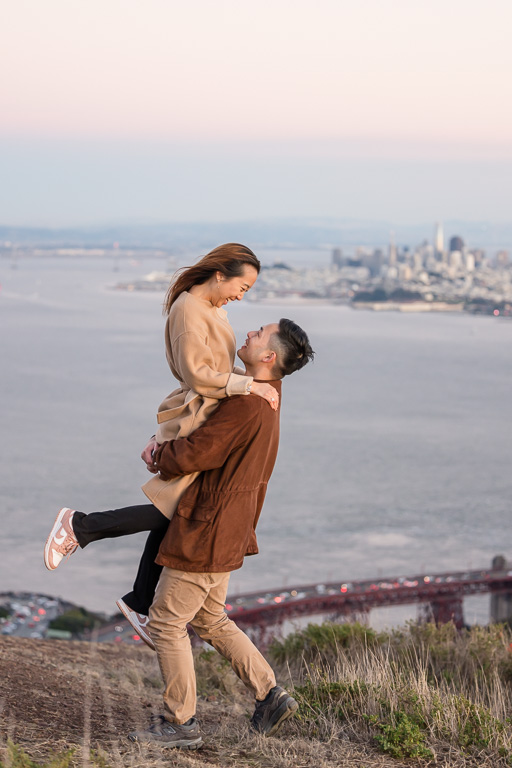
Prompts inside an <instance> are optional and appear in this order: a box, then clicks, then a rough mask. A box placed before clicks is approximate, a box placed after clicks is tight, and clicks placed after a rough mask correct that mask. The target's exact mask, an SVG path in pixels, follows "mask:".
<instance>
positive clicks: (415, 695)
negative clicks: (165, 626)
mask: <svg viewBox="0 0 512 768" xmlns="http://www.w3.org/2000/svg"><path fill="white" fill-rule="evenodd" d="M511 642H512V637H511V635H510V631H509V630H507V629H505V628H503V627H494V628H491V629H481V628H475V629H473V630H472V631H471V632H465V633H462V634H458V633H457V632H456V631H455V630H454V629H453V627H452V626H451V625H447V626H445V627H441V628H440V629H436V628H435V627H434V626H432V625H424V626H421V627H418V626H414V625H411V626H408V627H406V628H404V629H402V630H399V631H395V632H393V633H391V634H379V633H376V632H374V631H372V630H369V629H366V628H364V627H361V626H359V625H322V626H317V625H310V626H309V627H308V628H307V629H305V630H302V631H300V632H297V633H295V634H294V635H291V636H289V637H288V638H287V639H286V640H285V641H283V642H281V643H279V642H278V643H274V645H273V647H272V649H271V651H272V655H273V659H274V666H275V667H276V670H277V672H278V677H279V679H280V681H281V682H282V683H284V684H285V685H286V686H287V687H288V688H289V689H290V690H294V691H295V696H296V698H297V699H298V701H299V703H300V708H299V713H298V716H297V717H296V718H295V719H294V720H293V721H291V722H288V723H287V724H286V725H285V726H284V727H283V729H282V731H281V732H280V733H279V734H278V735H277V736H276V737H274V738H269V739H264V738H263V737H260V736H258V735H255V734H253V733H252V732H251V731H250V730H249V728H248V720H249V717H250V715H251V713H252V710H253V702H252V699H251V697H250V696H249V694H248V693H247V692H246V691H245V689H244V687H243V686H242V684H241V683H240V682H239V681H238V680H237V679H236V677H235V676H234V675H233V673H232V672H231V670H230V668H229V667H228V666H227V665H226V664H225V662H223V660H221V659H220V657H219V656H218V655H217V654H216V653H215V652H213V651H200V650H198V651H197V652H196V666H197V675H198V692H199V701H198V717H199V718H200V720H201V724H202V727H203V730H204V741H205V746H204V747H203V748H202V749H201V750H200V751H198V752H186V751H161V750H160V749H159V748H158V747H144V746H141V745H137V744H132V743H131V742H130V741H128V740H127V738H126V734H127V733H128V732H129V731H130V730H132V729H133V728H135V727H139V726H145V725H146V723H147V721H148V720H149V715H150V714H152V713H155V712H159V711H161V683H160V674H159V670H158V665H157V662H156V657H155V655H154V654H153V653H152V652H151V651H150V650H149V649H147V648H145V647H144V648H137V647H132V646H114V645H106V644H104V645H95V644H89V643H80V642H66V641H55V640H54V641H37V640H23V639H15V638H8V637H2V638H0V665H1V680H2V686H1V702H0V709H1V715H0V725H1V739H0V765H1V767H2V768H7V766H10V768H40V767H43V766H44V767H45V768H49V767H50V766H51V768H65V767H66V766H69V767H70V768H71V767H72V766H73V767H75V766H76V768H78V767H80V768H82V767H83V766H98V767H100V768H107V767H108V768H120V767H121V766H134V767H135V766H136V767H137V768H138V767H139V766H142V765H143V766H147V767H148V768H163V766H164V765H166V766H169V765H171V766H180V767H181V766H183V767H185V766H187V767H188V768H200V767H201V768H202V767H203V766H218V767H219V768H220V767H222V768H230V767H231V766H237V768H238V766H247V767H249V766H250V767H256V766H262V767H263V768H306V766H308V767H309V766H311V767H313V766H314V768H334V766H339V767H340V768H391V766H393V767H394V768H401V767H402V766H411V765H413V766H446V768H448V767H449V768H502V767H503V768H506V767H508V768H510V766H512V723H511V716H512V653H511V650H510V643H511Z"/></svg>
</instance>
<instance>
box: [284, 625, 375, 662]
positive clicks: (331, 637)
mask: <svg viewBox="0 0 512 768" xmlns="http://www.w3.org/2000/svg"><path fill="white" fill-rule="evenodd" d="M385 638H387V635H379V634H378V633H377V632H376V631H375V630H374V629H371V628H370V627H365V626H364V625H363V624H359V623H358V622H354V623H353V624H349V623H345V624H334V623H333V622H324V623H323V624H308V625H307V627H306V628H305V629H301V630H298V631H297V632H292V633H291V634H290V635H288V636H287V637H286V638H285V639H284V640H274V641H273V642H272V643H271V645H270V649H269V652H270V655H271V656H272V657H273V659H274V660H275V661H276V662H277V663H278V664H284V663H286V662H289V661H301V660H302V659H306V660H311V659H314V658H316V657H318V656H319V655H323V656H326V657H327V656H328V657H332V656H336V655H337V653H338V651H339V649H340V648H348V647H351V646H352V647H355V646H359V647H367V646H370V645H375V644H378V643H380V642H383V640H384V639H385Z"/></svg>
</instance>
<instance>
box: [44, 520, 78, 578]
mask: <svg viewBox="0 0 512 768" xmlns="http://www.w3.org/2000/svg"><path fill="white" fill-rule="evenodd" d="M66 512H73V510H72V509H69V507H62V509H60V510H59V511H58V512H57V517H56V518H55V522H54V524H53V528H52V529H51V531H50V535H49V536H48V538H47V539H46V544H45V545H44V564H45V565H46V567H47V568H48V570H49V571H55V570H56V569H57V568H58V567H59V565H60V563H58V564H57V565H56V566H53V565H51V564H50V546H51V543H52V539H53V537H54V536H55V534H56V533H57V531H58V529H59V528H60V525H61V521H62V518H63V517H64V515H65V513H66ZM60 562H61V563H62V560H61V561H60Z"/></svg>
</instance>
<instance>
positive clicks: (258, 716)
mask: <svg viewBox="0 0 512 768" xmlns="http://www.w3.org/2000/svg"><path fill="white" fill-rule="evenodd" d="M298 706H299V705H298V704H297V702H296V701H295V699H294V698H293V696H290V694H289V693H287V692H286V691H285V690H284V688H280V687H279V686H278V685H276V686H275V687H274V688H272V690H271V691H270V693H269V694H268V696H267V698H266V699H263V701H257V702H256V709H255V710H254V714H253V716H252V717H251V727H252V728H253V730H255V731H258V732H259V733H264V734H265V736H272V734H274V733H276V732H277V731H278V730H279V728H280V727H281V725H282V724H283V723H284V721H285V720H287V719H288V718H289V717H291V716H292V715H293V713H294V712H296V711H297V708H298Z"/></svg>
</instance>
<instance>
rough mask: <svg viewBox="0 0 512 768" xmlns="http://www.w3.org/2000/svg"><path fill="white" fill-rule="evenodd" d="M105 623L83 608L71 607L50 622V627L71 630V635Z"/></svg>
mask: <svg viewBox="0 0 512 768" xmlns="http://www.w3.org/2000/svg"><path fill="white" fill-rule="evenodd" d="M104 623H105V620H104V619H102V618H100V617H99V616H97V615H96V614H95V613H90V612H89V611H87V610H86V609H85V608H79V607H76V608H71V609H70V610H69V611H66V612H65V613H63V614H62V615H61V616H58V617H57V618H56V619H53V621H51V622H50V624H49V625H48V626H49V628H50V629H60V630H63V631H65V632H71V634H73V635H80V634H82V632H84V631H85V630H88V629H94V628H95V627H99V626H101V625H102V624H104Z"/></svg>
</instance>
